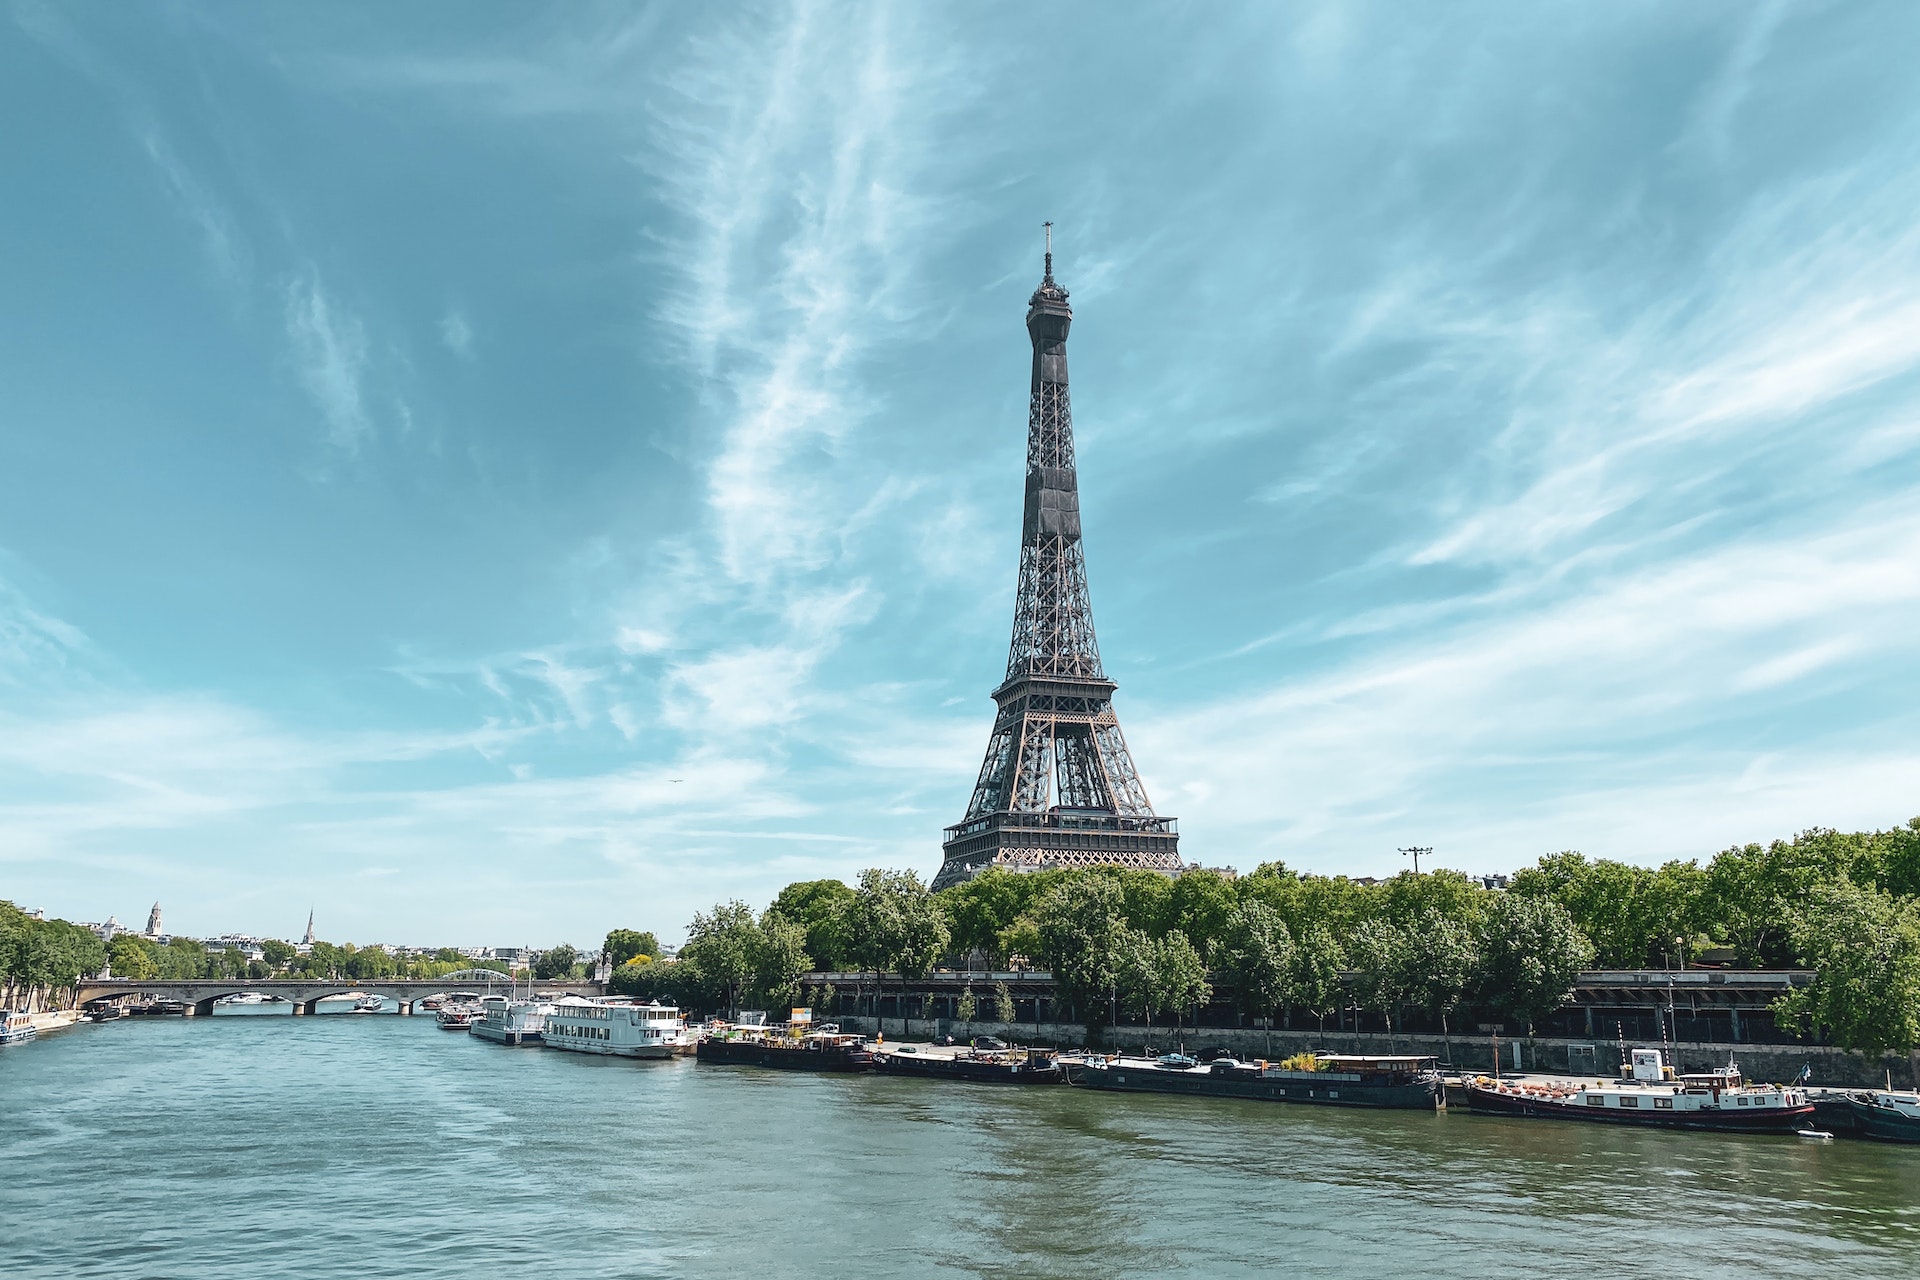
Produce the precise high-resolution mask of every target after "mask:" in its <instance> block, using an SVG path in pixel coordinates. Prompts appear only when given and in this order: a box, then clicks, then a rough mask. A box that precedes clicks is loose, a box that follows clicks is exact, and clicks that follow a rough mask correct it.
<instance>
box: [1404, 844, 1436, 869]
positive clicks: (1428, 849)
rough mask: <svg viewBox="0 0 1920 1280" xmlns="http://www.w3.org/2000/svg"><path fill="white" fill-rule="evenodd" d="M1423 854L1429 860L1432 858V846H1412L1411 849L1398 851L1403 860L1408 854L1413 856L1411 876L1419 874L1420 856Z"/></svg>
mask: <svg viewBox="0 0 1920 1280" xmlns="http://www.w3.org/2000/svg"><path fill="white" fill-rule="evenodd" d="M1423 853H1424V854H1426V855H1427V856H1428V857H1429V858H1431V857H1432V856H1433V846H1432V845H1414V846H1412V847H1411V848H1407V849H1402V850H1401V851H1400V856H1401V857H1403V858H1404V857H1406V856H1408V855H1409V854H1411V855H1412V856H1413V874H1415V875H1419V874H1420V855H1421V854H1423Z"/></svg>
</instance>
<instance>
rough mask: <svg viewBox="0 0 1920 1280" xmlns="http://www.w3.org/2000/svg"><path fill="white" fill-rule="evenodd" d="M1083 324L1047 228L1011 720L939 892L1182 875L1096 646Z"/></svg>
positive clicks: (1167, 824)
mask: <svg viewBox="0 0 1920 1280" xmlns="http://www.w3.org/2000/svg"><path fill="white" fill-rule="evenodd" d="M1072 324H1073V309H1072V308H1071V307H1069V306H1068V305H1067V291H1066V290H1065V289H1062V288H1061V287H1060V286H1059V285H1058V284H1057V283H1055V282H1054V278H1053V224H1052V223H1048V224H1047V268H1046V276H1045V278H1044V279H1043V280H1041V282H1040V287H1039V288H1038V289H1036V290H1034V293H1033V297H1032V298H1031V299H1029V300H1028V303H1027V336H1028V337H1029V338H1031V339H1032V340H1033V385H1032V392H1031V398H1030V400H1029V402H1028V409H1027V502H1026V516H1025V522H1024V523H1023V525H1022V526H1021V537H1020V586H1019V594H1018V598H1017V599H1016V601H1015V602H1014V607H1013V644H1012V646H1011V648H1010V650H1009V652H1008V654H1007V678H1006V679H1005V680H1003V681H1001V683H1000V687H999V688H997V689H995V690H994V691H993V700H994V702H996V703H998V704H999V707H1000V713H999V715H998V716H996V717H995V718H994V722H993V734H992V736H991V737H990V738H988V739H987V758H986V760H985V762H984V763H982V764H981V766H980V777H979V780H978V781H977V782H976V783H975V784H974V788H973V800H972V802H971V803H969V804H968V805H967V816H966V817H965V818H963V819H961V820H960V822H959V823H958V824H957V825H955V826H951V827H948V828H947V831H946V836H947V838H946V842H945V844H944V845H942V852H943V853H944V854H945V855H946V860H945V861H944V862H943V863H942V864H941V866H940V872H939V874H938V875H936V876H935V877H934V878H933V887H934V888H935V889H944V888H946V887H947V886H948V885H951V884H958V883H959V882H961V881H963V880H966V879H969V878H971V877H973V876H975V875H978V874H979V873H980V872H981V871H982V870H984V869H985V868H987V867H989V866H1001V867H1005V868H1007V869H1009V870H1016V871H1033V870H1038V869H1040V868H1042V867H1091V866H1103V865H1105V866H1111V865H1119V866H1123V867H1142V868H1145V869H1147V870H1151V871H1162V872H1166V873H1168V874H1170V875H1171V874H1176V873H1178V872H1179V871H1180V869H1181V866H1180V848H1179V845H1180V837H1179V835H1178V834H1176V832H1175V829H1174V821H1173V819H1172V818H1163V817H1159V816H1157V815H1156V814H1155V813H1154V811H1153V806H1152V805H1151V804H1149V803H1148V802H1147V792H1146V788H1145V787H1143V786H1141V784H1140V775H1139V773H1138V772H1137V771H1136V770H1135V769H1134V767H1133V757H1132V756H1131V755H1129V754H1128V752H1127V742H1126V739H1125V738H1123V737H1121V735H1120V721H1119V719H1118V717H1116V716H1115V715H1114V713H1113V691H1114V689H1115V687H1116V686H1115V685H1114V683H1113V681H1111V680H1109V679H1107V675H1106V672H1105V671H1104V670H1102V669H1101V666H1100V646H1099V644H1098V643H1097V642H1096V641H1095V640H1094V636H1093V605H1092V604H1091V603H1090V602H1089V601H1088V599H1087V564H1086V556H1085V552H1084V551H1083V550H1082V548H1081V545H1080V489H1079V483H1078V481H1077V479H1076V478H1075V474H1074V457H1073V412H1072V409H1071V408H1070V407H1069V403H1068V399H1067V330H1068V329H1069V328H1070V327H1072Z"/></svg>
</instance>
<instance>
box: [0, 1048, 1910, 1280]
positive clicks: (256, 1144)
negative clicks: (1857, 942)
mask: <svg viewBox="0 0 1920 1280" xmlns="http://www.w3.org/2000/svg"><path fill="white" fill-rule="evenodd" d="M0 1160H3V1161H4V1164H3V1165H0V1168H3V1169H4V1176H0V1248H3V1249H4V1257H5V1272H6V1274H7V1275H8V1276H10V1277H43V1276H60V1277H71V1276H113V1277H135V1276H155V1277H161V1276H164V1277H192V1278H194V1280H208V1278H214V1277H235V1278H239V1277H245V1278H247V1280H254V1278H256V1277H262V1276H272V1277H309V1276H311V1277H328V1278H329V1280H333V1278H337V1277H372V1276H394V1277H399V1276H405V1277H412V1278H416V1280H417V1278H437V1277H461V1278H462V1280H466V1278H469V1277H491V1276H496V1275H506V1274H509V1273H511V1274H514V1275H516V1276H542V1277H544V1276H566V1277H584V1276H593V1277H600V1276H608V1277H653V1276H663V1277H664V1276H672V1277H681V1276H694V1277H706V1276H715V1277H718V1276H729V1277H731V1276H743V1275H744V1276H836V1277H842V1278H843V1280H844V1278H845V1277H847V1276H849V1275H850V1274H853V1273H865V1274H867V1275H879V1276H893V1275H915V1276H928V1277H944V1276H989V1277H1008V1278H1009V1280H1011V1278H1013V1277H1019V1278H1020V1280H1031V1278H1033V1277H1046V1276H1101V1277H1130V1276H1205V1277H1223V1276H1267V1275H1275V1274H1281V1273H1286V1274H1291V1275H1298V1276H1338V1277H1372V1276H1387V1275H1400V1276H1461V1277H1471V1278H1472V1280H1495V1278H1497V1277H1506V1276H1516V1277H1518V1276H1524V1277H1527V1278H1528V1280H1541V1278H1542V1277H1548V1276H1558V1275H1570V1276H1580V1275H1605V1276H1616V1275H1624V1274H1629V1273H1645V1274H1647V1275H1651V1276H1658V1277H1661V1278H1662V1280H1667V1278H1670V1277H1695V1276H1699V1277H1708V1276H1712V1277H1722V1276H1726V1277H1731V1276H1742V1277H1746V1276H1753V1277H1759V1276H1767V1277H1773V1276H1803V1275H1804V1276H1813V1275H1819V1276H1833V1277H1839V1276H1845V1277H1875V1276H1899V1277H1906V1278H1911V1277H1913V1276H1915V1275H1920V1148H1914V1147H1908V1148H1896V1147H1882V1146H1873V1145H1867V1144H1863V1143H1851V1142H1847V1143H1841V1142H1835V1143H1831V1144H1813V1143H1807V1142H1801V1141H1799V1140H1796V1139H1777V1138H1754V1137H1720V1136H1717V1135H1679V1134H1657V1133H1636V1132H1621V1131H1616V1130H1611V1129H1604V1128H1599V1127H1594V1128H1588V1127H1586V1126H1580V1125H1556V1124H1551V1123H1543V1122H1527V1121H1515V1120H1495V1119H1487V1118H1483V1117H1482V1118H1476V1117H1473V1116H1469V1115H1467V1114H1466V1113H1465V1112H1464V1111H1460V1112H1455V1113H1453V1114H1448V1115H1440V1116H1432V1115H1416V1114H1405V1113H1397V1114H1396V1113H1377V1114H1367V1113H1362V1112H1338V1111H1327V1110H1316V1109H1308V1108H1290V1107H1285V1106H1274V1105H1270V1104H1269V1105H1261V1104H1258V1103H1236V1102H1216V1101H1211V1100H1207V1101H1200V1100H1180V1099H1159V1098H1151V1097H1127V1096H1113V1095H1103V1094H1095V1093H1085V1092H1081V1091H1079V1090H1074V1089H1068V1088H1051V1089H1028V1090H1014V1089H995V1088H993V1087H991V1086H977V1085H964V1086H962V1085H939V1084H933V1083H929V1082H919V1081H911V1080H888V1079H879V1078H874V1077H866V1078H860V1077H852V1078H829V1077H813V1076H805V1075H788V1074H784V1073H775V1072H763V1071H756V1070H754V1069H752V1068H731V1067H711V1066H702V1065H700V1064H697V1063H695V1062H692V1061H690V1060H677V1061H670V1062H661V1063H635V1062H627V1061H615V1060H609V1059H603V1058H589V1057H584V1056H580V1055H574V1054H563V1053H558V1052H555V1051H552V1050H540V1049H506V1048H502V1047H498V1046H495V1045H490V1044H486V1043H484V1042H482V1041H479V1040H476V1039H473V1038H472V1037H469V1036H466V1035H456V1034H452V1033H448V1032H443V1031H441V1030H439V1029H438V1027H437V1026H436V1025H435V1023H434V1022H433V1020H432V1019H431V1018H418V1017H416V1018H397V1017H387V1018H379V1017H374V1018H338V1019H334V1018H326V1019H315V1018H297V1019H296V1018H287V1019H280V1018H270V1019H269V1018H228V1019H220V1018H215V1019H207V1018H196V1019H192V1020H190V1021H189V1020H185V1019H147V1018H142V1019H130V1020H127V1021H123V1022H117V1023H110V1024H106V1025H102V1026H81V1027H77V1028H74V1029H72V1030H70V1031H65V1032H60V1033H58V1034H55V1035H50V1036H48V1037H46V1038H45V1039H43V1040H40V1041H38V1042H35V1043H32V1044H27V1045H22V1046H15V1047H11V1048H8V1049H5V1050H0Z"/></svg>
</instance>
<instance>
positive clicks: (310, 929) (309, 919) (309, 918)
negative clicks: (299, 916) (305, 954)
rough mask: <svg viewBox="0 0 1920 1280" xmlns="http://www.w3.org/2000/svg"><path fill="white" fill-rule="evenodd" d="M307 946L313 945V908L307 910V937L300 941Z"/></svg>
mask: <svg viewBox="0 0 1920 1280" xmlns="http://www.w3.org/2000/svg"><path fill="white" fill-rule="evenodd" d="M300 941H301V942H303V943H304V944H306V945H307V946H309V947H310V946H312V945H313V908H312V907H308V908H307V936H306V937H304V938H302V939H301V940H300Z"/></svg>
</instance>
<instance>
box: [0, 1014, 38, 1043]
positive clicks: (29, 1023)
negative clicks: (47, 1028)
mask: <svg viewBox="0 0 1920 1280" xmlns="http://www.w3.org/2000/svg"><path fill="white" fill-rule="evenodd" d="M39 1034H40V1028H38V1027H36V1026H34V1025H33V1019H32V1018H30V1017H28V1016H27V1015H26V1014H24V1013H15V1012H14V1011H13V1010H12V1009H0V1044H22V1043H24V1042H26V1041H28V1040H31V1039H33V1038H34V1037H35V1036H37V1035H39Z"/></svg>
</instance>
